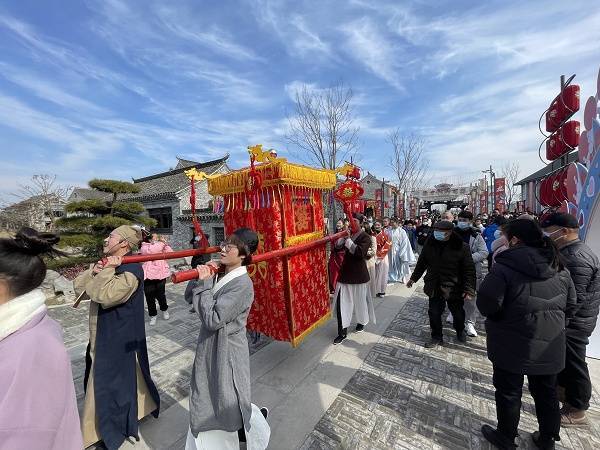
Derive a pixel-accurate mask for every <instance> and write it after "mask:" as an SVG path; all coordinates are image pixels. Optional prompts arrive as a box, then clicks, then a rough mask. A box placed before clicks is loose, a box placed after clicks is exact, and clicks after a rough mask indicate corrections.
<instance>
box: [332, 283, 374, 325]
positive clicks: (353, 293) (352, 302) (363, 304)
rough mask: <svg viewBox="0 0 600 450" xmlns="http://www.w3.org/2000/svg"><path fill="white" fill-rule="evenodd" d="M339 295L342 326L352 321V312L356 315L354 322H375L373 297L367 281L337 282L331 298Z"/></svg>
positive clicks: (362, 323) (364, 323)
mask: <svg viewBox="0 0 600 450" xmlns="http://www.w3.org/2000/svg"><path fill="white" fill-rule="evenodd" d="M338 295H339V296H340V311H341V316H342V328H348V327H349V326H350V323H351V322H352V313H353V312H354V314H355V315H356V323H360V324H361V325H366V324H368V323H369V321H371V322H373V323H377V320H376V318H375V309H374V308H373V299H372V298H371V292H370V289H369V283H362V284H346V283H340V282H338V284H337V287H336V289H335V295H334V297H333V298H336V299H337V298H338Z"/></svg>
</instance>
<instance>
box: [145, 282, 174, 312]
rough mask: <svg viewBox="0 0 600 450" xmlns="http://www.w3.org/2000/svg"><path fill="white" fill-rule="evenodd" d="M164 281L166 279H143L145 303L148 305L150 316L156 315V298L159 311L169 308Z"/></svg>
mask: <svg viewBox="0 0 600 450" xmlns="http://www.w3.org/2000/svg"><path fill="white" fill-rule="evenodd" d="M166 283H167V280H144V294H146V304H147V305H148V314H149V315H150V317H153V316H155V315H156V300H158V304H159V305H160V310H161V311H166V310H167V309H169V305H167V297H166V295H165V285H166Z"/></svg>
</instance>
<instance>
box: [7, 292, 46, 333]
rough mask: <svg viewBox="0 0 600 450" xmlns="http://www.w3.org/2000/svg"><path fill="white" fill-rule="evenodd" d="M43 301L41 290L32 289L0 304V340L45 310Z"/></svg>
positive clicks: (44, 300)
mask: <svg viewBox="0 0 600 450" xmlns="http://www.w3.org/2000/svg"><path fill="white" fill-rule="evenodd" d="M45 302H46V296H45V295H44V293H43V292H42V290H41V289H34V290H33V291H29V292H28V293H27V294H23V295H20V296H19V297H15V298H13V299H12V300H9V301H8V302H7V303H5V304H4V305H0V341H1V340H3V339H4V338H5V337H7V336H9V335H11V334H13V333H14V332H15V331H18V330H19V329H21V328H22V327H23V325H25V324H26V323H27V322H29V321H30V320H31V319H32V318H33V317H34V316H36V315H37V314H40V313H42V312H45V311H46V303H45Z"/></svg>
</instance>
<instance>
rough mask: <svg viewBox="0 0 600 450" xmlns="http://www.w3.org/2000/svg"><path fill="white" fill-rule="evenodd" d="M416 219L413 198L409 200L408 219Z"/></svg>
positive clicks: (415, 202) (415, 203)
mask: <svg viewBox="0 0 600 450" xmlns="http://www.w3.org/2000/svg"><path fill="white" fill-rule="evenodd" d="M416 217H417V200H416V199H415V198H412V197H411V199H410V219H415V218H416Z"/></svg>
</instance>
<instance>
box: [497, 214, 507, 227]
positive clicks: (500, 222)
mask: <svg viewBox="0 0 600 450" xmlns="http://www.w3.org/2000/svg"><path fill="white" fill-rule="evenodd" d="M506 222H508V220H506V217H504V216H496V217H495V218H494V222H493V223H495V224H496V225H504V224H505V223H506Z"/></svg>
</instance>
